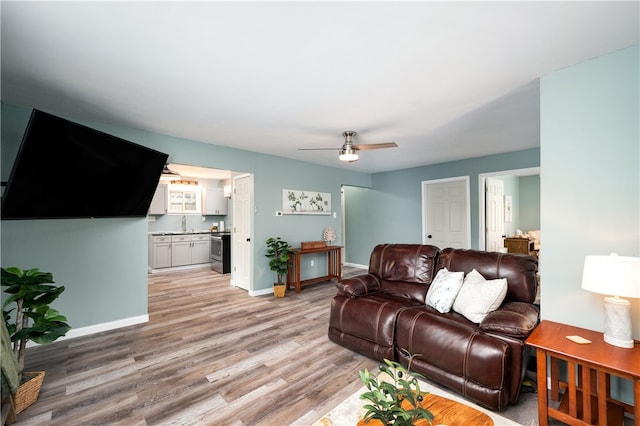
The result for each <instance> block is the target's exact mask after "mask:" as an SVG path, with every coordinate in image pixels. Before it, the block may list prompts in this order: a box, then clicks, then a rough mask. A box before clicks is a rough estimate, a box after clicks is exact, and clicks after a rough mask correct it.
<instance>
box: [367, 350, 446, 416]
mask: <svg viewBox="0 0 640 426" xmlns="http://www.w3.org/2000/svg"><path fill="white" fill-rule="evenodd" d="M414 356H415V355H410V356H409V365H408V368H407V369H405V368H404V367H403V366H402V365H401V364H399V363H397V362H395V361H390V360H388V359H385V360H384V364H381V365H380V374H379V375H378V376H377V377H376V376H373V375H371V373H369V371H367V370H366V369H365V370H364V371H360V372H359V373H360V380H362V382H363V383H364V385H365V387H366V388H367V391H366V392H364V393H363V394H362V395H360V399H364V400H368V401H369V403H368V404H366V405H365V406H364V408H365V409H366V410H367V412H366V413H365V415H364V418H363V419H362V420H360V421H359V422H358V426H361V425H368V426H388V425H395V426H424V425H429V424H431V420H433V414H432V413H431V412H430V411H429V410H427V409H426V408H424V407H423V406H422V402H423V400H424V396H425V395H427V393H428V392H422V391H421V390H420V383H419V382H418V378H421V377H422V376H420V375H419V374H417V373H411V372H410V369H411V361H412V360H413V358H414ZM385 376H386V377H385ZM385 379H386V380H385Z"/></svg>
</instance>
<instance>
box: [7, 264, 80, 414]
mask: <svg viewBox="0 0 640 426" xmlns="http://www.w3.org/2000/svg"><path fill="white" fill-rule="evenodd" d="M0 279H1V283H2V287H4V291H5V293H7V294H8V295H9V297H7V298H6V300H5V301H4V303H3V304H2V317H3V318H4V321H5V322H6V325H7V330H8V331H9V336H10V338H11V342H13V347H12V350H13V353H14V355H15V356H16V358H17V360H18V365H19V367H20V370H22V369H23V368H24V357H25V350H26V346H27V341H29V340H31V341H33V342H35V343H39V344H46V343H51V342H53V341H55V340H56V339H58V338H59V337H61V336H64V335H65V334H66V333H67V331H69V330H70V329H71V327H70V326H69V324H67V322H66V321H67V318H66V317H64V316H63V315H61V314H60V312H58V311H57V310H55V309H53V308H52V307H51V306H49V305H50V304H51V302H53V301H54V300H56V299H57V298H58V297H59V296H60V294H61V293H62V292H63V291H64V286H55V285H53V284H54V283H55V281H53V275H52V274H51V273H50V272H40V270H39V269H38V268H33V269H27V270H21V269H19V268H15V267H12V268H2V269H1V274H0ZM7 308H8V309H7ZM21 375H22V377H21V383H22V384H21V385H20V387H19V388H18V391H16V395H15V404H16V413H19V412H21V411H22V410H24V409H25V408H27V407H28V406H29V405H31V404H33V403H34V402H35V401H36V400H37V399H38V393H39V392H40V385H42V380H43V378H44V372H33V373H32V372H22V373H21Z"/></svg>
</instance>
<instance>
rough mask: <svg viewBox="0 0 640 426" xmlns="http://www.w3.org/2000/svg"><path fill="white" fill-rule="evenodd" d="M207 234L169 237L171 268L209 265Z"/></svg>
mask: <svg viewBox="0 0 640 426" xmlns="http://www.w3.org/2000/svg"><path fill="white" fill-rule="evenodd" d="M209 246H210V242H209V234H198V235H173V236H172V237H171V266H184V265H196V264H198V263H209V262H210V258H209Z"/></svg>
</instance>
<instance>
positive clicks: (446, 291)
mask: <svg viewBox="0 0 640 426" xmlns="http://www.w3.org/2000/svg"><path fill="white" fill-rule="evenodd" d="M463 279H464V272H450V271H447V268H443V269H441V270H440V271H438V274H437V275H436V277H435V278H434V280H433V282H432V283H431V286H429V291H427V306H431V307H433V308H435V309H436V310H437V311H438V312H441V313H443V314H446V313H447V312H449V311H450V310H451V306H452V305H453V301H454V300H455V298H456V296H457V295H458V292H459V291H460V287H462V280H463Z"/></svg>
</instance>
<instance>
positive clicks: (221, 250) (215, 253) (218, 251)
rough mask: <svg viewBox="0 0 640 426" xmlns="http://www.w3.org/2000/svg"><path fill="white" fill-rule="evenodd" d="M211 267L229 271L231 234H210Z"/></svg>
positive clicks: (220, 270) (219, 270)
mask: <svg viewBox="0 0 640 426" xmlns="http://www.w3.org/2000/svg"><path fill="white" fill-rule="evenodd" d="M211 269H213V270H214V271H216V272H219V273H221V274H229V273H231V234H212V235H211Z"/></svg>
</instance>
